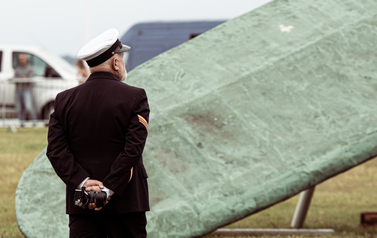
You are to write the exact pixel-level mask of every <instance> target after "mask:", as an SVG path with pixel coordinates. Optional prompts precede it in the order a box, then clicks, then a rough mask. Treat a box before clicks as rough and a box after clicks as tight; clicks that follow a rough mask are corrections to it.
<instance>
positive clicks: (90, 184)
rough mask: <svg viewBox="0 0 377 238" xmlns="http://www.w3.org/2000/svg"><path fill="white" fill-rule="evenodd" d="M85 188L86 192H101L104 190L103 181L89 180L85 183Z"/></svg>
mask: <svg viewBox="0 0 377 238" xmlns="http://www.w3.org/2000/svg"><path fill="white" fill-rule="evenodd" d="M83 187H86V189H85V190H86V191H94V192H101V189H103V188H104V186H103V183H102V182H101V181H98V180H95V179H88V180H86V181H85V183H84V185H83Z"/></svg>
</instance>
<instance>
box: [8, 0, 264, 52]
mask: <svg viewBox="0 0 377 238" xmlns="http://www.w3.org/2000/svg"><path fill="white" fill-rule="evenodd" d="M270 1H271V0H158V1H156V0H106V1H105V0H0V8H1V14H0V22H1V23H0V36H1V37H0V44H23V45H37V46H41V47H43V48H45V49H46V50H48V51H51V52H52V53H54V54H57V55H60V56H66V55H69V56H72V57H76V55H77V52H78V51H79V50H80V48H81V47H82V46H83V45H84V44H85V43H86V42H87V41H88V40H90V39H91V38H93V37H95V36H97V35H99V34H101V33H102V32H103V31H105V30H107V29H109V28H112V27H114V28H117V29H118V30H119V33H120V36H121V35H123V34H124V33H125V32H126V31H127V30H128V29H129V28H131V27H132V26H133V25H134V24H136V23H139V22H145V21H171V20H179V21H184V20H227V19H232V18H235V17H237V16H240V15H242V14H244V13H246V12H249V11H251V10H252V9H255V8H257V7H259V6H262V5H264V4H266V3H268V2H270Z"/></svg>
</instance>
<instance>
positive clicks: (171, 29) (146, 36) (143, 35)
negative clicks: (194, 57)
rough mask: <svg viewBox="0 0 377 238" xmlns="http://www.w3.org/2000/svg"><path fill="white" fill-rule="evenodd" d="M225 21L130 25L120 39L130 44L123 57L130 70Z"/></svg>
mask: <svg viewBox="0 0 377 238" xmlns="http://www.w3.org/2000/svg"><path fill="white" fill-rule="evenodd" d="M224 22H225V21H189V22H147V23H139V24H136V25H134V26H133V27H131V28H130V29H129V30H128V31H127V32H126V33H125V34H124V35H123V36H122V37H121V39H120V41H121V42H123V43H124V44H127V45H129V46H131V48H132V50H130V51H129V53H128V58H127V57H126V58H125V62H126V68H127V70H128V71H131V70H132V69H134V68H135V67H136V66H138V65H140V64H142V63H144V62H146V61H148V60H149V59H151V58H153V57H155V56H157V55H159V54H161V53H162V52H165V51H167V50H169V49H171V48H173V47H176V46H178V45H180V44H182V43H184V42H186V41H188V40H190V39H192V38H194V37H196V36H198V35H200V34H202V33H204V32H206V31H208V30H210V29H211V28H213V27H215V26H217V25H220V24H221V23H224Z"/></svg>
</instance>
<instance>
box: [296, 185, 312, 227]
mask: <svg viewBox="0 0 377 238" xmlns="http://www.w3.org/2000/svg"><path fill="white" fill-rule="evenodd" d="M314 188H315V186H314V187H312V188H309V189H307V190H305V191H303V192H301V195H300V199H299V200H298V203H297V206H296V210H295V213H294V215H293V218H292V222H291V227H292V228H302V227H303V225H304V222H305V218H306V214H307V213H308V210H309V207H310V202H311V200H312V197H313V194H314Z"/></svg>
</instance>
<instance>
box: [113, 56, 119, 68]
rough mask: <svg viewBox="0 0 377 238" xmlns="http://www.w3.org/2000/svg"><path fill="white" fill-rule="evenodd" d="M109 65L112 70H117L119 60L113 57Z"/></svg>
mask: <svg viewBox="0 0 377 238" xmlns="http://www.w3.org/2000/svg"><path fill="white" fill-rule="evenodd" d="M111 66H112V68H113V70H115V71H118V70H119V60H118V59H117V58H116V57H114V58H113V60H112V61H111Z"/></svg>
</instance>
